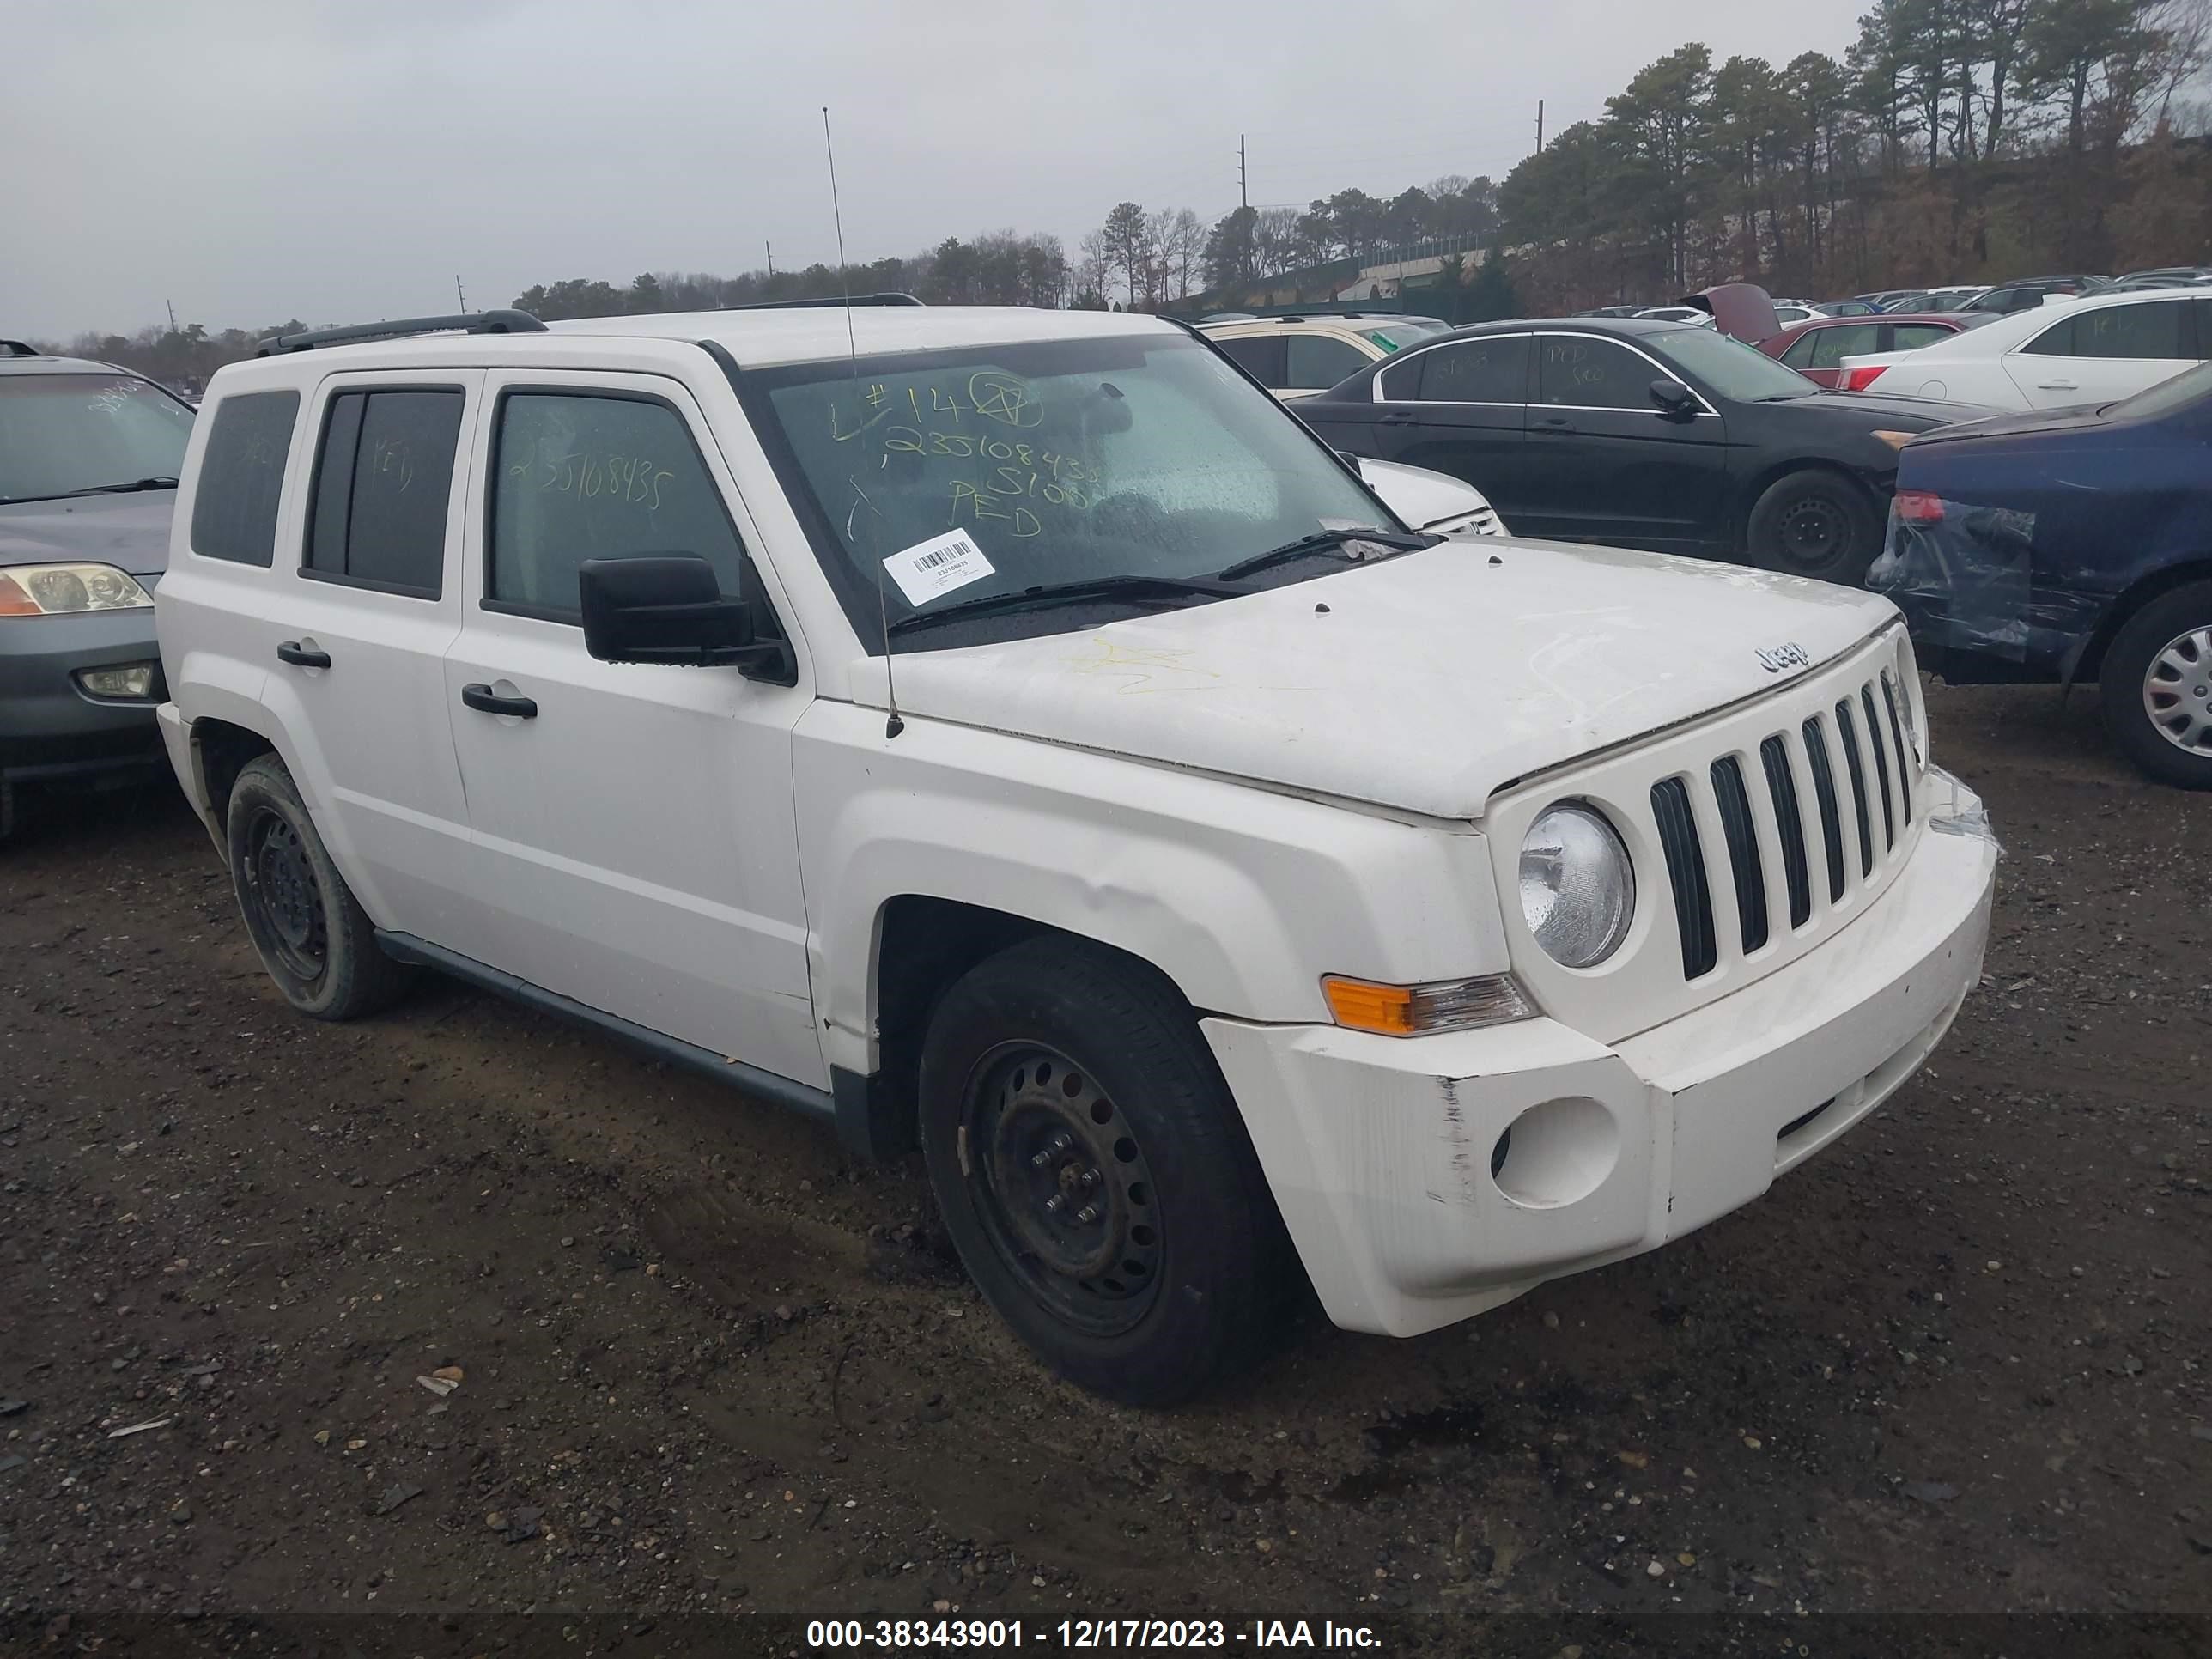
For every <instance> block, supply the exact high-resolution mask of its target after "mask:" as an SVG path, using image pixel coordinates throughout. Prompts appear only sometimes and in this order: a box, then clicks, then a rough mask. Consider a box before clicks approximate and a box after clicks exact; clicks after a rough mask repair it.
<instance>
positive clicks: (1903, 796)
mask: <svg viewBox="0 0 2212 1659" xmlns="http://www.w3.org/2000/svg"><path fill="white" fill-rule="evenodd" d="M1881 700H1882V702H1885V703H1887V704H1888V705H1889V735H1890V740H1891V741H1892V742H1893V743H1894V744H1896V745H1897V804H1898V805H1899V806H1900V807H1902V808H1903V809H1904V811H1905V822H1906V823H1911V822H1912V750H1910V749H1909V748H1907V747H1906V746H1905V724H1904V722H1903V721H1901V720H1899V719H1898V718H1897V688H1896V687H1895V686H1893V685H1892V684H1890V683H1889V671H1888V670H1887V668H1885V669H1883V670H1882V671H1881Z"/></svg>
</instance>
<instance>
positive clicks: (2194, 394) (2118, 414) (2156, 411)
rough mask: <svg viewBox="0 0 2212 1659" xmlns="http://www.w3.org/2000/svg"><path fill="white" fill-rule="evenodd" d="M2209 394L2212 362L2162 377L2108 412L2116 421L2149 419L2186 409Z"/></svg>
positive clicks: (2124, 399) (2211, 379)
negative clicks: (2164, 378) (2167, 378)
mask: <svg viewBox="0 0 2212 1659" xmlns="http://www.w3.org/2000/svg"><path fill="white" fill-rule="evenodd" d="M2207 394H2212V363H2199V364H2197V367H2196V368H2185V369H2184V370H2182V371H2181V373H2180V374H2177V375H2175V376H2174V377H2173V378H2172V380H2160V382H2159V383H2158V384H2157V385H2156V386H2153V387H2151V388H2150V389H2149V390H2148V392H2136V395H2135V396H2134V397H2132V398H2122V399H2121V400H2120V401H2119V402H2118V403H2116V404H2113V405H2112V407H2111V408H2110V409H2108V410H2106V411H2105V412H2106V414H2107V415H2109V416H2112V419H2114V420H2116V421H2142V420H2149V419H2152V418H2154V417H2155V416H2160V415H2171V414H2172V413H2173V412H2174V411H2175V410H2179V409H2186V408H2188V407H2189V406H2190V404H2193V403H2195V402H2197V400H2198V399H2199V398H2203V397H2205V396H2206V395H2207Z"/></svg>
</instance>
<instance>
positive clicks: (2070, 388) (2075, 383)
mask: <svg viewBox="0 0 2212 1659" xmlns="http://www.w3.org/2000/svg"><path fill="white" fill-rule="evenodd" d="M2035 389H2036V390H2037V391H2038V392H2079V391H2080V390H2081V382H2080V381H2079V380H2038V381H2037V382H2036V383H2035Z"/></svg>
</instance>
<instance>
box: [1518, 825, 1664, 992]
mask: <svg viewBox="0 0 2212 1659" xmlns="http://www.w3.org/2000/svg"><path fill="white" fill-rule="evenodd" d="M1521 915H1522V917H1523V918H1524V919H1525V920H1526V921H1528V931H1529V932H1530V933H1534V935H1535V936H1536V943H1537V944H1539V945H1542V946H1543V947H1544V953H1545V954H1546V955H1547V956H1548V957H1551V958H1552V960H1553V961H1554V962H1556V963H1559V964H1561V965H1562V966H1563V967H1567V968H1595V967H1596V966H1597V964H1598V963H1601V962H1603V961H1604V960H1605V959H1606V958H1607V957H1609V956H1611V955H1612V954H1613V952H1614V951H1618V950H1619V949H1620V941H1621V940H1622V939H1626V938H1627V937H1628V924H1629V923H1630V922H1631V921H1633V920H1634V919H1635V916H1636V872H1635V868H1634V866H1632V865H1631V864H1630V863H1629V861H1628V849H1627V848H1626V847H1624V846H1622V845H1621V842H1620V836H1619V835H1618V834H1617V833H1615V831H1614V829H1613V826H1612V825H1611V824H1610V823H1607V822H1606V821H1605V817H1604V815H1603V814H1602V813H1601V812H1599V811H1597V809H1596V808H1595V807H1591V806H1585V805H1583V804H1582V803H1581V802H1579V801H1561V802H1559V804H1558V805H1553V806H1547V807H1546V808H1545V809H1544V811H1543V813H1542V815H1541V817H1538V818H1537V820H1536V822H1535V823H1533V824H1531V825H1530V826H1529V828H1528V835H1527V836H1524V837H1523V838H1522V842H1521Z"/></svg>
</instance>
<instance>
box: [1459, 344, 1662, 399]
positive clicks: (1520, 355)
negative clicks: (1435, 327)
mask: <svg viewBox="0 0 2212 1659" xmlns="http://www.w3.org/2000/svg"><path fill="white" fill-rule="evenodd" d="M1528 346H1529V337H1528V336H1527V335H1526V334H1502V335H1496V336H1492V337H1488V338H1486V339H1480V340H1462V341H1459V342H1458V343H1455V344H1452V345H1440V346H1436V347H1433V348H1431V349H1429V350H1427V351H1425V352H1423V353H1422V354H1421V355H1420V356H1419V359H1417V361H1418V362H1419V364H1420V367H1421V392H1420V396H1421V401H1422V402H1423V403H1429V404H1525V403H1527V402H1528ZM1644 378H1645V379H1646V380H1649V379H1650V376H1649V375H1646V376H1645V377H1644Z"/></svg>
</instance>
